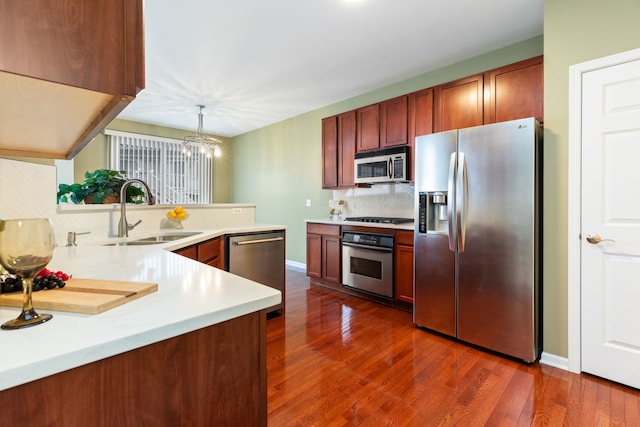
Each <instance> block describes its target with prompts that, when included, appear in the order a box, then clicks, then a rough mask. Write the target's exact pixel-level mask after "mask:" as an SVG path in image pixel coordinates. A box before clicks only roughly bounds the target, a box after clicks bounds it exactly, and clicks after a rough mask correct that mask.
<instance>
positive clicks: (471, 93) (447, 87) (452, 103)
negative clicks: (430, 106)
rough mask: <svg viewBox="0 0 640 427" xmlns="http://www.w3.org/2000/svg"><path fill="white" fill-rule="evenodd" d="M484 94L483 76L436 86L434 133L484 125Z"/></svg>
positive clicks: (478, 75) (479, 75)
mask: <svg viewBox="0 0 640 427" xmlns="http://www.w3.org/2000/svg"><path fill="white" fill-rule="evenodd" d="M483 92H484V76H483V75H482V74H477V75H475V76H471V77H465V78H463V79H459V80H456V81H453V82H449V83H445V84H442V85H440V86H436V88H435V94H434V96H435V115H434V132H443V131H446V130H452V129H461V128H467V127H471V126H479V125H481V124H483V120H484V115H483V106H484V100H483Z"/></svg>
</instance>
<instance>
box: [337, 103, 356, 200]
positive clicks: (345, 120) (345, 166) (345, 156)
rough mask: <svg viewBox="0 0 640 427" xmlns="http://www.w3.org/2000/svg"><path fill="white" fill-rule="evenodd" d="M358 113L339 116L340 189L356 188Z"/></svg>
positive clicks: (350, 112)
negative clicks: (355, 166)
mask: <svg viewBox="0 0 640 427" xmlns="http://www.w3.org/2000/svg"><path fill="white" fill-rule="evenodd" d="M355 154H356V112H355V111H348V112H346V113H343V114H340V115H338V187H340V188H345V187H353V186H355V175H354V165H353V159H354V157H355Z"/></svg>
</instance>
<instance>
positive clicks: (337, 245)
mask: <svg viewBox="0 0 640 427" xmlns="http://www.w3.org/2000/svg"><path fill="white" fill-rule="evenodd" d="M341 253H342V239H341V237H340V226H339V225H328V224H315V223H307V276H309V277H317V278H319V279H324V280H326V281H329V282H334V283H340V282H341V281H342V280H341V279H342V275H341V271H342V270H341V269H340V262H341Z"/></svg>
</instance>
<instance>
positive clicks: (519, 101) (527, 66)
mask: <svg viewBox="0 0 640 427" xmlns="http://www.w3.org/2000/svg"><path fill="white" fill-rule="evenodd" d="M484 75H485V86H486V88H487V90H486V91H485V100H484V116H485V123H496V122H506V121H509V120H515V119H521V118H525V117H535V118H536V119H537V120H538V122H540V123H543V122H544V117H543V79H544V75H543V64H542V56H538V57H535V58H531V59H527V60H525V61H520V62H516V63H515V64H511V65H507V66H505V67H501V68H498V69H495V70H491V71H489V72H486V73H485V74H484Z"/></svg>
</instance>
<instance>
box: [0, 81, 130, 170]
mask: <svg viewBox="0 0 640 427" xmlns="http://www.w3.org/2000/svg"><path fill="white" fill-rule="evenodd" d="M0 93H2V98H1V99H0V117H2V121H1V126H0V155H11V156H24V157H43V158H52V159H68V158H72V157H73V156H74V155H75V154H76V153H77V152H78V151H80V149H81V148H82V147H84V145H86V144H87V143H88V142H90V141H91V139H93V137H94V136H95V135H96V134H97V133H98V132H99V130H100V129H96V130H95V131H93V132H92V131H91V129H94V128H95V127H94V126H92V123H95V122H96V121H100V120H101V117H102V116H103V115H104V113H103V112H105V111H106V110H108V109H109V106H110V104H112V103H113V102H114V97H113V96H111V95H108V94H104V93H100V92H94V91H90V90H87V89H81V88H76V87H73V86H66V85H61V84H56V83H51V82H47V81H43V80H38V79H34V78H30V77H23V76H18V75H15V74H11V73H3V72H0ZM119 101H120V100H119V99H116V102H119Z"/></svg>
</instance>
